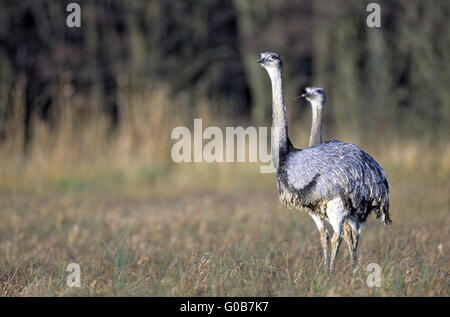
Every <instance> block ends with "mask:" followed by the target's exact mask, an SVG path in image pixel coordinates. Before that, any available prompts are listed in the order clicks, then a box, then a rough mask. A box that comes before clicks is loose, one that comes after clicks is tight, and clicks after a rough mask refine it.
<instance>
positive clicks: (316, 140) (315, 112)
mask: <svg viewBox="0 0 450 317" xmlns="http://www.w3.org/2000/svg"><path fill="white" fill-rule="evenodd" d="M322 107H323V105H322V104H314V103H312V104H311V108H312V122H311V135H310V137H309V146H314V145H319V144H321V143H322Z"/></svg>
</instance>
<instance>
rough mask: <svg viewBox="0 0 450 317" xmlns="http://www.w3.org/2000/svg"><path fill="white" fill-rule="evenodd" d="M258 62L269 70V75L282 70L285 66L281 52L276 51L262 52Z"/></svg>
mask: <svg viewBox="0 0 450 317" xmlns="http://www.w3.org/2000/svg"><path fill="white" fill-rule="evenodd" d="M258 63H260V64H261V66H262V67H264V68H265V69H266V70H267V72H268V73H269V75H270V74H271V73H273V72H279V71H281V70H282V66H283V65H282V62H281V57H280V54H278V53H275V52H264V53H261V58H260V59H258Z"/></svg>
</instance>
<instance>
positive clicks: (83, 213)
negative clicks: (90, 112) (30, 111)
mask: <svg viewBox="0 0 450 317" xmlns="http://www.w3.org/2000/svg"><path fill="white" fill-rule="evenodd" d="M163 99H164V95H162V96H161V100H163ZM140 102H141V101H139V100H137V101H136V103H137V104H139V103H140ZM161 104H163V103H162V101H161ZM131 109H132V111H131V112H130V114H129V119H128V120H129V121H128V122H129V124H127V125H125V127H124V129H123V130H122V131H121V132H120V133H119V134H118V135H117V136H116V137H115V138H114V140H113V141H111V142H110V143H109V144H105V142H103V141H102V140H103V137H102V136H103V132H102V131H103V130H102V129H103V127H102V124H100V123H98V122H96V124H92V125H89V128H86V129H82V130H80V129H76V128H75V127H73V126H72V127H66V129H65V130H64V131H65V132H64V131H63V133H60V134H58V135H57V136H51V134H49V133H48V132H46V131H45V129H44V128H43V127H39V128H38V129H41V130H40V131H41V132H40V133H41V137H39V138H38V139H37V140H38V141H36V144H39V146H35V147H34V149H33V151H32V154H31V155H30V158H29V159H28V160H27V161H23V160H22V159H21V158H20V156H19V154H15V152H14V151H12V149H15V147H14V146H11V145H9V146H10V147H3V148H2V151H1V157H2V165H1V167H0V175H1V178H0V254H1V256H0V294H1V295H5V296H72V295H87V296H91V295H105V296H117V295H118V296H142V295H144V296H145V295H150V296H321V295H324V296H353V295H359V296H371V295H378V296H437V295H440V296H448V295H449V285H450V283H449V282H450V281H449V263H448V260H449V259H448V250H449V241H450V239H449V238H450V236H449V232H450V219H449V207H450V198H449V192H450V181H449V178H450V146H449V145H448V144H445V143H444V144H440V145H434V146H433V147H431V146H428V147H426V145H425V144H424V143H420V142H418V141H414V142H400V141H395V140H390V141H389V142H385V144H383V147H380V146H377V144H378V145H380V143H377V144H371V145H369V146H366V147H364V148H365V149H367V150H368V151H370V152H371V153H373V154H374V156H375V157H376V158H377V160H378V161H380V162H381V163H382V165H383V167H384V168H385V170H386V171H387V174H388V177H389V180H390V183H391V186H392V193H391V201H392V206H391V210H392V214H393V221H394V224H393V225H392V226H391V227H389V228H386V227H384V226H383V225H382V224H381V223H378V222H376V221H375V219H373V218H372V219H370V220H369V226H368V227H367V228H363V233H362V238H361V242H360V247H359V257H360V264H361V270H360V271H359V272H353V271H352V270H351V268H350V267H349V263H350V261H349V255H348V251H347V249H346V246H345V245H343V247H342V248H341V251H340V254H339V258H338V263H337V271H336V273H335V274H333V275H327V274H326V273H324V272H323V271H322V270H321V249H320V243H319V235H318V232H317V230H316V228H315V226H314V224H313V222H312V221H311V219H310V218H309V217H308V216H306V215H305V214H302V213H301V212H300V211H295V210H288V209H286V208H284V207H282V206H281V205H280V204H279V203H278V201H277V198H276V187H275V182H274V175H273V174H259V172H258V168H259V165H257V164H253V165H252V164H179V165H174V164H173V163H168V155H169V153H170V144H171V143H170V129H171V127H174V126H176V125H177V123H176V122H177V121H176V120H178V119H176V120H175V121H174V122H169V123H168V122H165V123H164V122H162V121H163V120H161V118H162V116H164V113H163V111H164V110H163V107H162V106H160V107H159V108H158V107H157V105H155V107H153V108H152V109H153V112H152V113H151V114H150V113H148V112H146V111H145V110H143V109H140V108H133V107H131ZM133 109H134V110H133ZM133 111H136V113H135V114H133ZM181 116H182V115H180V117H181ZM179 120H180V121H179V122H182V120H181V119H179ZM131 122H133V123H132V124H131ZM148 122H151V124H148ZM74 131H75V132H74ZM293 139H295V140H300V139H302V140H303V139H304V140H306V138H305V137H304V135H300V136H298V138H297V137H296V138H293ZM342 139H346V138H342ZM347 139H348V138H347ZM380 142H381V141H380ZM424 147H426V151H424ZM381 148H382V149H383V150H381ZM71 262H76V263H79V264H80V266H81V288H69V287H67V286H66V278H67V275H68V273H67V272H66V271H65V270H66V267H67V264H68V263H71ZM369 263H378V264H379V265H380V266H381V267H382V269H383V270H382V284H381V287H380V288H370V287H368V286H367V284H366V279H367V276H368V274H369V273H368V272H367V271H366V267H367V265H368V264H369Z"/></svg>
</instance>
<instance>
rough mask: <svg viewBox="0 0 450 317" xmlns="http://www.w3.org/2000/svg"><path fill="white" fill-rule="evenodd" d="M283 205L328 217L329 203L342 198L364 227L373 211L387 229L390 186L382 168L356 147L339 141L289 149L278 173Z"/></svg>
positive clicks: (283, 157) (279, 190) (281, 160)
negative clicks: (327, 206)
mask: <svg viewBox="0 0 450 317" xmlns="http://www.w3.org/2000/svg"><path fill="white" fill-rule="evenodd" d="M277 185H278V193H279V199H280V201H281V202H282V203H283V204H285V205H286V206H288V207H291V208H292V207H295V208H299V207H307V208H309V209H310V210H312V211H314V213H316V214H317V215H319V216H320V217H325V218H327V217H326V204H327V203H328V201H330V200H332V199H334V198H336V197H341V199H342V201H343V202H344V203H345V207H346V209H348V210H349V211H350V214H351V215H355V216H357V217H358V220H359V221H360V222H362V223H364V222H365V221H366V218H367V216H368V215H369V214H370V212H371V211H372V210H373V211H375V213H376V215H377V218H381V219H383V221H384V222H385V224H386V225H388V224H390V222H391V221H390V218H389V184H388V182H387V180H386V175H385V173H384V171H383V169H382V168H381V167H380V165H379V164H378V163H377V162H376V161H375V160H374V159H373V158H372V157H371V156H370V155H369V154H367V153H365V152H364V151H363V150H361V149H360V148H358V147H357V146H356V145H353V144H351V143H346V142H340V141H336V140H330V141H326V142H325V143H322V144H320V145H316V146H313V147H309V148H306V149H295V148H293V147H292V148H290V149H288V151H287V153H286V155H282V156H281V157H280V164H279V167H278V170H277Z"/></svg>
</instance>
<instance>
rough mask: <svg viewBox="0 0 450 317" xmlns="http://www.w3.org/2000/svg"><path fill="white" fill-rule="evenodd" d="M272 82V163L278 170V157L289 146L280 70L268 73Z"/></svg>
mask: <svg viewBox="0 0 450 317" xmlns="http://www.w3.org/2000/svg"><path fill="white" fill-rule="evenodd" d="M269 76H270V80H271V82H272V161H273V163H274V165H275V168H277V169H278V163H279V157H280V155H281V154H283V153H286V152H287V150H288V146H289V142H290V141H289V138H288V131H287V117H286V106H285V104H284V98H283V83H282V79H281V69H276V70H275V69H274V70H271V71H269Z"/></svg>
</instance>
